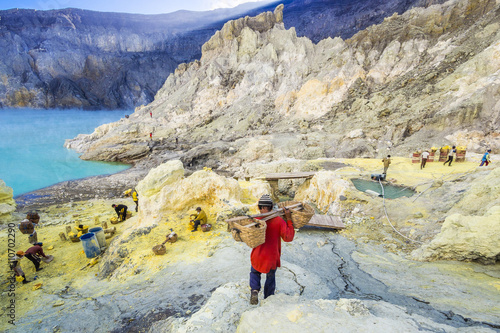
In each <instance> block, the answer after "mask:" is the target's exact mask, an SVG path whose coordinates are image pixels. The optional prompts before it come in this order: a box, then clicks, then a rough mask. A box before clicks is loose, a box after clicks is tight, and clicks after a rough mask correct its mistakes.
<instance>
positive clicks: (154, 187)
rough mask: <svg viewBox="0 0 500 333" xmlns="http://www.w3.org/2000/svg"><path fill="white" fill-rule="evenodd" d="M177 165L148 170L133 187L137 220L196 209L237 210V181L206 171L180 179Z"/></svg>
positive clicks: (177, 163) (181, 169) (239, 197)
mask: <svg viewBox="0 0 500 333" xmlns="http://www.w3.org/2000/svg"><path fill="white" fill-rule="evenodd" d="M183 175H184V168H183V166H182V162H181V161H178V160H176V161H169V162H167V163H164V164H162V165H160V166H158V167H157V168H155V169H152V170H151V171H150V172H149V174H148V175H147V176H146V177H145V178H144V179H143V180H142V181H141V182H139V184H138V185H137V191H138V193H139V197H140V198H141V199H140V200H141V201H140V207H141V209H140V212H139V218H140V220H143V219H145V220H148V219H149V220H150V217H151V216H161V214H162V212H167V211H179V212H185V211H187V210H193V209H194V208H195V207H196V206H208V207H228V206H233V205H235V206H241V198H242V195H243V191H242V189H241V188H240V186H239V184H238V181H236V180H235V179H232V178H226V177H223V176H219V175H217V174H216V173H215V172H213V171H211V170H210V169H206V170H200V171H196V172H194V173H193V174H192V175H191V176H189V177H187V178H183Z"/></svg>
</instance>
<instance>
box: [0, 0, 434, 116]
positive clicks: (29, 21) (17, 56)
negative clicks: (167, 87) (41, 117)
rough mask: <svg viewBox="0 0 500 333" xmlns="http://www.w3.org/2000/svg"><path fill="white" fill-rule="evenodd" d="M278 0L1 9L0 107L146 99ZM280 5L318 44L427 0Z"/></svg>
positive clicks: (104, 104)
mask: <svg viewBox="0 0 500 333" xmlns="http://www.w3.org/2000/svg"><path fill="white" fill-rule="evenodd" d="M434 2H442V1H438V0H435V1H434ZM276 3H278V2H276ZM276 3H273V4H271V5H268V6H264V7H262V8H252V6H256V4H255V3H254V4H250V5H249V4H247V5H242V6H239V7H236V8H233V9H219V10H215V11H210V12H189V11H178V12H174V13H170V14H161V15H139V14H122V13H100V12H92V11H87V10H80V9H64V10H51V11H35V10H15V9H12V10H6V11H0V49H2V50H3V52H2V53H1V54H0V77H1V80H0V107H33V108H54V107H58V108H72V107H78V108H84V109H103V108H104V109H117V108H120V109H123V108H133V107H136V106H139V105H145V104H148V103H150V102H151V101H152V100H153V99H154V96H155V94H156V92H157V91H158V90H159V89H160V87H161V86H162V85H163V83H164V82H165V80H166V78H167V77H168V75H169V74H170V73H172V72H173V71H174V70H175V68H176V67H177V66H178V65H179V64H180V63H183V62H190V61H193V60H195V59H199V58H200V57H201V46H202V45H203V44H204V43H205V42H206V41H208V39H209V38H210V37H211V36H212V35H213V34H214V33H215V32H216V31H217V30H219V29H221V28H222V26H223V24H224V23H225V22H226V21H227V20H229V19H235V18H238V17H241V16H244V15H256V14H258V13H260V12H264V11H266V10H268V9H269V8H271V7H272V8H274V6H275V4H276ZM283 3H285V4H286V6H285V17H286V18H285V20H284V23H285V25H286V26H287V27H290V26H295V27H296V30H297V34H298V36H307V37H308V38H310V39H311V40H313V41H314V42H317V41H319V40H321V39H324V38H326V37H330V36H331V37H334V36H342V37H350V36H351V35H353V34H354V33H355V32H357V31H358V30H360V29H362V28H364V27H366V26H368V25H371V24H373V23H378V22H379V21H381V20H383V18H384V17H386V16H388V15H392V13H393V12H394V11H404V10H406V9H408V8H410V7H412V6H422V5H423V6H427V5H429V4H431V1H424V0H408V1H403V2H401V1H386V2H383V1H374V0H356V1H353V2H348V1H344V0H339V1H323V0H316V1H309V0H308V1H304V0H287V1H284V2H283Z"/></svg>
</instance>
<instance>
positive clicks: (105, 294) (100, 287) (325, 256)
mask: <svg viewBox="0 0 500 333" xmlns="http://www.w3.org/2000/svg"><path fill="white" fill-rule="evenodd" d="M173 246H175V244H174V245H173ZM358 251H360V249H359V248H357V247H356V246H355V244H354V243H353V242H351V241H349V240H347V239H345V238H344V237H342V236H340V235H338V234H336V233H333V232H329V231H325V230H318V229H302V230H301V231H300V232H299V233H298V234H297V236H296V239H295V240H294V241H293V242H292V243H286V244H284V245H283V256H282V267H281V268H280V269H279V270H278V273H277V289H278V290H277V294H278V295H283V296H284V295H288V296H298V297H299V298H300V299H302V300H307V301H315V300H319V299H323V300H338V299H357V300H362V301H370V302H376V303H389V304H392V305H395V306H396V307H397V308H400V309H403V311H404V312H405V313H406V314H407V316H408V317H409V318H413V319H408V318H405V320H406V319H408V320H410V321H413V322H414V325H416V327H418V329H422V330H431V331H437V330H439V329H438V328H439V327H440V325H446V326H447V327H455V328H457V329H458V328H466V327H476V326H477V327H482V328H483V329H484V331H485V332H487V331H488V329H493V330H498V329H500V318H498V317H497V320H496V321H489V322H486V321H482V320H473V319H470V318H465V317H464V316H462V315H461V314H460V313H455V312H454V311H451V310H449V309H448V310H446V309H444V310H443V309H441V310H438V309H436V308H435V307H434V306H433V305H432V304H430V303H431V302H430V301H429V300H427V299H424V298H422V299H420V298H417V297H413V296H411V295H404V294H403V293H402V292H401V290H397V289H395V288H390V287H388V286H387V285H386V284H384V283H383V282H382V281H381V280H379V279H377V278H375V277H374V276H373V275H371V274H370V273H368V272H367V270H365V269H363V268H362V267H363V266H364V267H367V266H368V265H369V264H370V258H369V256H372V257H373V258H374V260H373V263H375V264H376V260H375V259H377V260H380V257H381V256H382V257H383V256H390V254H387V253H385V254H384V253H383V252H382V251H378V252H377V251H376V250H374V249H369V251H370V253H366V252H364V253H363V251H364V250H363V249H361V252H358ZM353 253H362V254H363V255H366V256H367V257H366V258H367V259H366V258H365V260H364V263H363V265H362V266H360V265H359V263H358V262H357V261H356V260H354V258H353ZM249 254H250V249H249V248H247V247H246V246H245V245H244V244H241V243H235V242H234V241H233V240H232V239H227V240H225V241H223V242H222V243H220V244H219V245H217V247H216V248H215V249H214V251H213V255H210V256H208V257H206V258H200V261H199V262H194V263H193V262H179V263H176V264H174V265H168V255H166V256H165V260H167V263H165V267H163V268H161V269H160V270H159V271H158V273H156V274H152V275H151V274H148V272H143V271H140V270H138V271H137V274H136V275H135V276H132V277H130V278H127V280H126V281H117V280H110V281H108V280H101V281H98V280H97V279H91V280H90V281H88V282H87V283H86V284H85V285H82V286H79V285H73V286H71V287H70V288H66V289H63V290H61V292H60V293H59V294H54V295H46V304H57V303H55V302H57V301H61V300H63V301H64V304H63V305H62V306H60V307H50V306H49V307H46V308H45V310H44V314H43V317H44V319H43V320H42V321H40V320H39V319H40V309H37V308H35V309H33V310H31V312H29V313H28V314H27V315H26V316H24V317H23V318H21V319H20V321H19V324H18V325H17V327H16V329H14V330H12V332H26V331H27V330H28V331H45V330H48V331H55V332H56V331H61V332H67V331H81V329H82V326H81V325H82V323H85V329H86V331H89V332H123V331H127V332H146V331H148V330H150V332H161V331H163V330H164V331H165V332H167V331H169V329H170V328H169V327H170V326H169V325H170V324H171V323H172V321H173V320H174V319H175V320H177V321H179V322H189V320H192V319H193V318H194V317H195V316H196V315H198V314H195V313H196V312H197V311H199V310H200V309H201V308H202V306H203V305H204V304H206V303H207V301H210V299H211V297H217V296H216V295H217V294H218V291H217V292H214V291H215V290H219V289H217V288H223V289H224V288H226V287H227V285H235V286H236V291H235V294H232V295H229V296H230V297H229V298H228V299H227V302H230V304H232V306H228V305H227V304H226V305H225V304H224V302H222V301H218V302H217V304H218V305H217V306H219V307H221V309H223V310H221V309H219V310H220V311H221V313H220V317H221V318H225V317H227V316H229V317H230V318H232V319H231V320H229V321H227V322H226V323H225V324H224V325H226V327H225V328H227V329H229V331H235V330H236V327H237V325H238V324H239V321H240V317H241V316H242V314H243V313H245V312H247V311H252V310H253V309H255V308H256V307H252V306H250V305H249V304H248V293H249V291H248V287H247V280H248V272H249V265H250V264H249ZM386 273H387V274H391V273H392V274H393V277H396V278H397V274H398V271H397V268H396V266H395V267H393V270H392V272H390V271H388V270H386ZM404 279H408V280H407V281H406V283H407V284H412V283H414V282H415V281H412V280H411V274H407V275H406V276H404ZM429 283H431V282H430V281H429ZM214 295H215V296H214ZM238 295H239V296H238ZM452 297H456V298H457V299H458V298H460V297H462V296H461V295H460V294H457V295H455V296H452ZM271 299H272V298H271ZM472 300H473V301H476V300H474V299H473V298H472ZM478 301H479V302H480V300H478ZM224 306H226V308H224ZM262 306H264V305H262ZM217 311H218V309H213V308H212V309H211V313H216V312H217ZM228 311H229V312H231V313H229V314H228ZM203 313H206V310H205V311H200V314H199V315H200V316H202V315H203ZM68 315H69V316H70V317H71V320H68ZM374 315H375V316H376V315H377V314H376V313H375V314H374ZM192 316H193V317H192ZM419 316H421V317H425V318H427V320H428V321H430V322H431V323H433V324H432V325H434V326H431V327H429V326H425V325H430V324H429V322H426V324H425V325H424V324H422V323H421V322H420V321H419V320H417V319H415V318H417V317H418V318H420V317H419ZM90 318H92V320H89V319H90ZM217 320H218V318H216V317H214V318H213V319H212V322H211V323H210V324H211V325H212V326H214V325H216V322H217ZM219 320H220V318H219ZM422 325H424V326H425V327H424V326H422ZM207 329H208V328H207ZM181 331H182V330H181ZM209 331H210V330H209ZM213 331H217V330H213Z"/></svg>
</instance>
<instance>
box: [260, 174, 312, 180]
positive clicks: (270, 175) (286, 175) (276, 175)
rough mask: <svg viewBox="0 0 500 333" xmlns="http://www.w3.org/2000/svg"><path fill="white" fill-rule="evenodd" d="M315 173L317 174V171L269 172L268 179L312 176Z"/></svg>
mask: <svg viewBox="0 0 500 333" xmlns="http://www.w3.org/2000/svg"><path fill="white" fill-rule="evenodd" d="M315 174H316V172H283V173H268V174H266V180H278V179H295V178H312V177H313V176H314V175H315Z"/></svg>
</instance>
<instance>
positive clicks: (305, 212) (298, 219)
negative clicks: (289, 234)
mask: <svg viewBox="0 0 500 333" xmlns="http://www.w3.org/2000/svg"><path fill="white" fill-rule="evenodd" d="M298 203H301V202H299V201H283V202H278V207H279V208H283V207H288V206H292V205H295V204H298ZM290 211H291V212H292V223H293V227H294V228H295V229H298V228H302V227H303V226H305V225H306V224H308V223H309V221H310V220H311V218H312V217H313V215H314V208H312V207H311V206H310V205H308V204H306V203H302V209H301V210H298V209H297V208H292V209H290Z"/></svg>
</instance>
